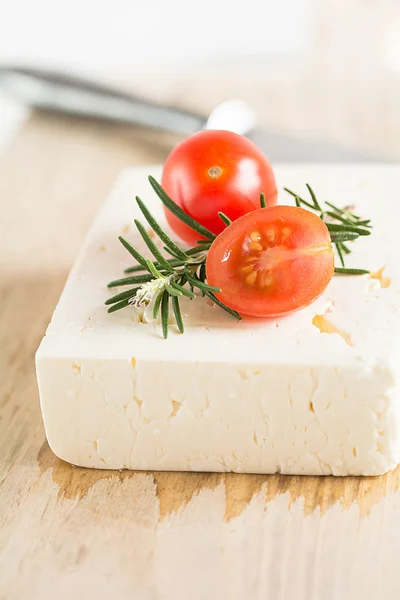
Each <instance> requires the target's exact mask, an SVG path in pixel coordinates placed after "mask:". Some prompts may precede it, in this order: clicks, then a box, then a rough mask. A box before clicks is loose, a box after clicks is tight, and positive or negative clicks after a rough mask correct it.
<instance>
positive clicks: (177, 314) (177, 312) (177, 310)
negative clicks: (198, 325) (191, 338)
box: [172, 296, 185, 333]
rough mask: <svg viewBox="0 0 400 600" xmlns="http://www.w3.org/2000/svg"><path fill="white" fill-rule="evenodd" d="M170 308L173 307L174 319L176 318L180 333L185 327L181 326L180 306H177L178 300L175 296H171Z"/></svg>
mask: <svg viewBox="0 0 400 600" xmlns="http://www.w3.org/2000/svg"><path fill="white" fill-rule="evenodd" d="M172 308H173V309H174V315H175V320H176V324H177V326H178V329H179V331H180V332H181V333H183V332H184V331H185V328H184V326H183V321H182V314H181V308H180V306H179V300H178V298H177V297H176V296H173V297H172Z"/></svg>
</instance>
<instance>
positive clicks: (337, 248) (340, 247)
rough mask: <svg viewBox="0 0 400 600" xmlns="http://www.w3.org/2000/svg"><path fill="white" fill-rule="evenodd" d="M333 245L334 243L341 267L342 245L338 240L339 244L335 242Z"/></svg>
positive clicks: (342, 259) (342, 260) (342, 263)
mask: <svg viewBox="0 0 400 600" xmlns="http://www.w3.org/2000/svg"><path fill="white" fill-rule="evenodd" d="M335 245H336V250H337V253H338V256H339V260H340V263H341V265H342V267H344V258H343V252H342V245H341V244H340V242H339V244H335Z"/></svg>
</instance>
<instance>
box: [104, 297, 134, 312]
mask: <svg viewBox="0 0 400 600" xmlns="http://www.w3.org/2000/svg"><path fill="white" fill-rule="evenodd" d="M129 305H130V302H129V300H122V301H121V302H117V303H116V304H114V305H113V306H111V307H110V308H109V309H108V311H107V312H108V313H113V312H116V311H117V310H121V308H126V307H127V306H129Z"/></svg>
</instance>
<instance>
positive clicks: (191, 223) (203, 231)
mask: <svg viewBox="0 0 400 600" xmlns="http://www.w3.org/2000/svg"><path fill="white" fill-rule="evenodd" d="M149 181H150V185H151V187H152V188H153V190H154V191H155V193H156V194H157V196H158V197H159V198H160V200H161V202H162V203H163V204H164V206H166V207H167V208H168V210H170V211H171V212H172V214H174V215H175V216H176V217H178V219H179V220H180V221H182V223H185V225H188V227H190V228H191V229H193V230H194V231H196V232H197V233H199V234H200V235H202V236H203V237H205V238H207V239H208V240H215V238H216V237H217V236H216V235H215V234H214V233H212V232H211V231H210V230H209V229H207V228H206V227H203V225H200V223H198V222H197V221H195V220H194V219H192V217H190V216H189V215H188V214H187V213H185V211H183V210H182V209H181V208H180V207H179V206H178V205H177V204H175V202H174V201H173V200H171V198H170V197H169V196H168V194H167V193H166V192H165V191H164V190H163V188H162V187H161V185H160V184H159V183H158V182H157V181H156V180H155V179H154V177H152V176H151V175H149Z"/></svg>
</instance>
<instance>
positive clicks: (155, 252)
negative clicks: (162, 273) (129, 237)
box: [135, 219, 173, 273]
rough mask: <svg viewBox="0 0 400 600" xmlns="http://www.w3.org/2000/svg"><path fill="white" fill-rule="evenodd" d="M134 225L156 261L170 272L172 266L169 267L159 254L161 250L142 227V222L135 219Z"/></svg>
mask: <svg viewBox="0 0 400 600" xmlns="http://www.w3.org/2000/svg"><path fill="white" fill-rule="evenodd" d="M135 225H136V227H137V228H138V230H139V233H140V235H141V236H142V238H143V241H144V243H145V244H146V246H147V247H148V249H149V250H150V252H151V253H152V255H153V256H154V258H155V259H156V261H157V262H158V263H159V264H160V265H162V267H163V269H165V270H166V271H170V272H171V273H172V271H173V268H172V267H171V265H170V264H169V262H168V261H167V260H166V259H165V258H164V256H163V255H162V254H161V252H160V251H159V249H158V248H157V246H156V245H155V243H154V242H153V240H152V239H151V237H150V236H149V234H148V233H147V231H146V229H145V227H143V225H142V223H141V222H140V221H138V220H137V219H135ZM147 264H148V263H147Z"/></svg>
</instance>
